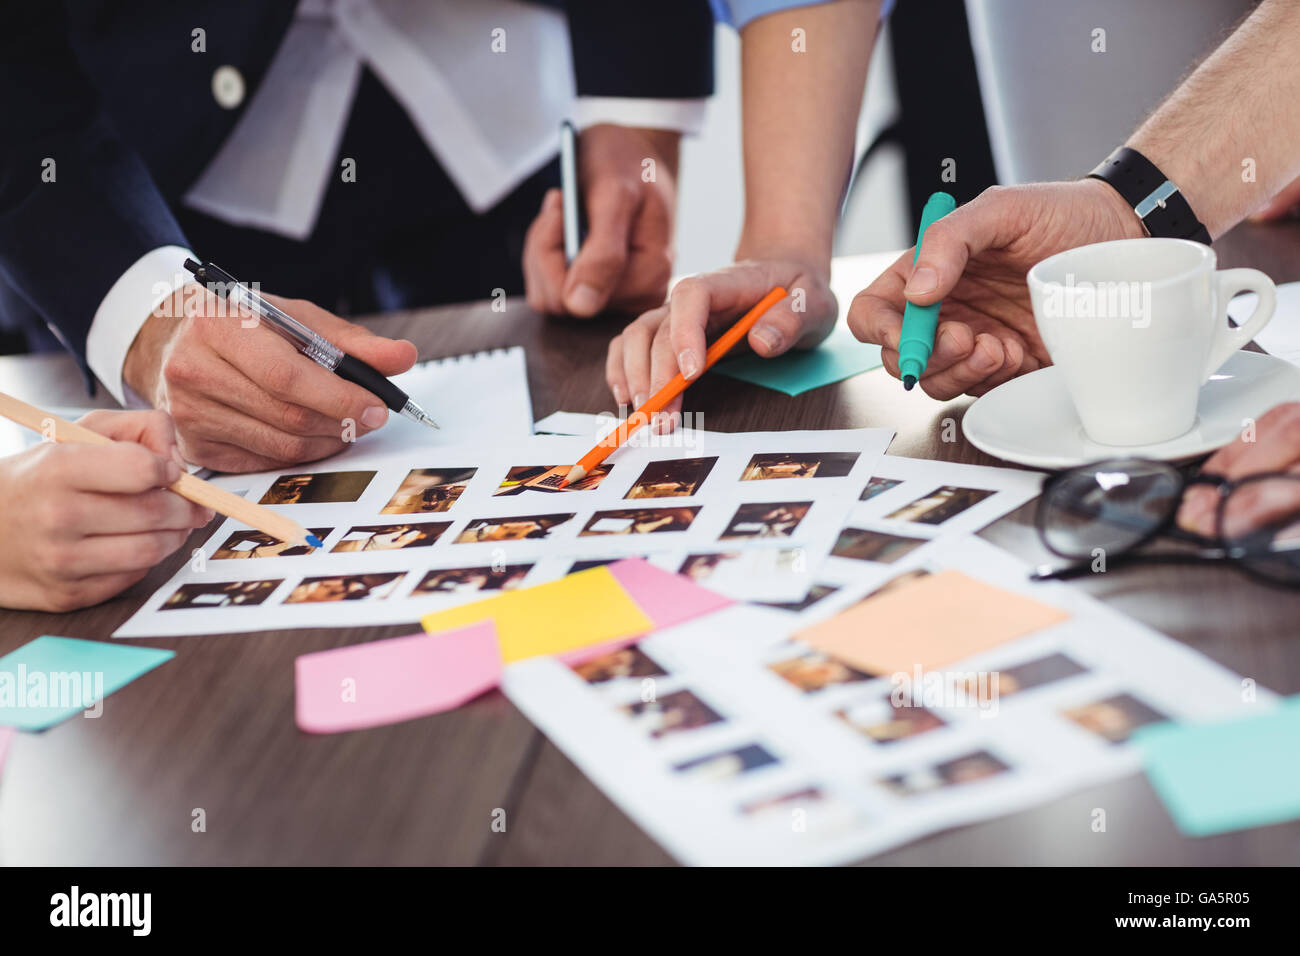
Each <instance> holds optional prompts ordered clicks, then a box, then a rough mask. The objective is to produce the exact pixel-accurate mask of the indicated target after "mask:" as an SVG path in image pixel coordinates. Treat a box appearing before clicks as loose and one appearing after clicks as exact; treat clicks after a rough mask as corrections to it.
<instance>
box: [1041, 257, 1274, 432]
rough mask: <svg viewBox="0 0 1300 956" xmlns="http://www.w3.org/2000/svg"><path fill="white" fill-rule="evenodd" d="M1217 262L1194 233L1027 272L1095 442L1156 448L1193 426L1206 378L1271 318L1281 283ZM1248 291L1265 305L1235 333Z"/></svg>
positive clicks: (1051, 261) (1048, 337)
mask: <svg viewBox="0 0 1300 956" xmlns="http://www.w3.org/2000/svg"><path fill="white" fill-rule="evenodd" d="M1216 262H1217V258H1216V256H1215V254H1214V250H1213V249H1211V248H1210V247H1209V246H1206V245H1203V244H1201V243H1199V242H1192V241H1191V240H1189V239H1121V240H1118V241H1115V242H1099V243H1096V244H1094V245H1090V246H1080V247H1079V248H1077V249H1070V250H1068V251H1066V252H1061V253H1058V254H1056V255H1054V256H1051V257H1050V258H1047V259H1044V260H1043V261H1042V262H1040V263H1038V264H1037V265H1036V266H1034V267H1033V268H1032V269H1030V270H1029V297H1030V300H1031V301H1032V302H1033V307H1034V318H1035V319H1036V320H1037V322H1038V331H1039V334H1040V335H1042V337H1043V343H1044V344H1045V345H1046V346H1047V351H1048V354H1049V355H1051V357H1052V361H1053V363H1055V364H1056V365H1057V367H1058V368H1059V369H1060V370H1061V374H1062V376H1063V377H1064V379H1065V388H1066V390H1067V391H1068V392H1069V394H1070V399H1071V400H1072V401H1073V402H1074V408H1075V411H1077V412H1078V413H1079V419H1080V420H1081V421H1082V422H1083V428H1084V431H1086V432H1087V433H1088V437H1089V438H1091V439H1092V440H1093V441H1095V442H1100V443H1101V444H1104V445H1146V444H1155V443H1158V442H1163V441H1169V440H1170V439H1173V438H1177V437H1178V436H1179V435H1183V434H1185V433H1186V432H1188V431H1190V430H1191V428H1192V427H1193V425H1195V423H1196V401H1197V398H1198V396H1199V393H1200V389H1201V386H1202V385H1204V384H1205V383H1206V382H1207V381H1209V378H1210V376H1211V375H1213V374H1214V373H1215V372H1216V371H1217V370H1218V369H1219V367H1220V366H1221V365H1223V363H1224V362H1226V361H1227V360H1228V358H1229V356H1231V355H1232V353H1233V352H1236V351H1237V350H1238V349H1240V348H1241V347H1242V346H1243V345H1245V344H1246V343H1247V342H1249V341H1250V340H1251V339H1252V338H1254V337H1255V335H1256V334H1257V333H1258V332H1259V330H1260V329H1262V328H1263V327H1264V326H1265V325H1267V324H1268V321H1269V319H1271V318H1272V317H1273V309H1274V306H1275V305H1276V300H1277V296H1276V289H1275V287H1274V285H1273V280H1272V279H1270V278H1269V277H1268V276H1266V275H1265V274H1264V273H1262V272H1260V271H1259V270H1258V269H1224V270H1222V271H1216V270H1215V268H1214V267H1215V264H1216ZM1238 292H1254V293H1257V294H1258V295H1259V303H1258V305H1256V306H1255V311H1254V312H1253V313H1252V314H1251V316H1250V319H1249V320H1248V321H1247V322H1245V323H1243V324H1242V325H1241V326H1240V327H1239V328H1235V329H1234V328H1231V327H1229V325H1228V321H1227V319H1228V313H1227V309H1228V301H1229V300H1230V299H1231V298H1232V297H1233V296H1234V295H1236V294H1237V293H1238Z"/></svg>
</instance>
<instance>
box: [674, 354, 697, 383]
mask: <svg viewBox="0 0 1300 956" xmlns="http://www.w3.org/2000/svg"><path fill="white" fill-rule="evenodd" d="M677 367H678V368H680V369H681V370H682V375H683V376H684V377H685V378H694V377H695V376H696V375H697V374H699V371H700V363H699V362H698V361H697V360H696V358H695V353H694V352H693V351H691V350H690V349H682V350H681V352H680V353H679V354H678V356H677Z"/></svg>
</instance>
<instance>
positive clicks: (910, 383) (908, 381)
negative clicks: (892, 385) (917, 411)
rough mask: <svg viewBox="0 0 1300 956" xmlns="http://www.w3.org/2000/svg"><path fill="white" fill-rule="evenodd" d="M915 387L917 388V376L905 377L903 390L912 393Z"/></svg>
mask: <svg viewBox="0 0 1300 956" xmlns="http://www.w3.org/2000/svg"><path fill="white" fill-rule="evenodd" d="M915 387H916V376H915V375H904V376H903V390H904V391H907V392H910V391H911V390H912V389H913V388H915Z"/></svg>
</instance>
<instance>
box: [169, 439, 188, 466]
mask: <svg viewBox="0 0 1300 956" xmlns="http://www.w3.org/2000/svg"><path fill="white" fill-rule="evenodd" d="M172 461H174V462H176V464H178V465H180V466H181V468H182V469H184V470H188V469H189V465H188V463H187V462H186V461H185V456H184V455H182V454H181V450H180V447H179V446H177V445H173V446H172Z"/></svg>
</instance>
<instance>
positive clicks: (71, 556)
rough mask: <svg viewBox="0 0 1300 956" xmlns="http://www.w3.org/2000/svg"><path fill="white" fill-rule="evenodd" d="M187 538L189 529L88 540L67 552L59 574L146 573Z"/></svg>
mask: <svg viewBox="0 0 1300 956" xmlns="http://www.w3.org/2000/svg"><path fill="white" fill-rule="evenodd" d="M171 497H173V498H175V497H176V495H171ZM188 536H189V529H185V530H181V531H143V532H138V533H136V534H108V535H96V536H93V537H87V538H84V539H82V541H80V542H79V543H78V545H77V547H76V548H72V549H69V551H68V554H67V555H66V560H65V563H64V565H63V567H62V569H61V571H62V573H63V574H66V575H67V576H69V577H72V578H93V577H99V576H102V575H108V576H111V577H118V576H121V575H124V574H125V575H132V574H134V573H138V572H141V571H148V570H149V569H151V568H153V567H155V566H156V565H158V564H159V563H161V562H162V561H164V560H165V559H166V558H167V557H169V556H170V555H172V554H174V553H175V552H176V549H177V548H179V547H180V546H181V545H183V544H184V543H185V539H186V538H187V537H188ZM111 593H113V592H109V594H111ZM104 596H105V597H107V596H108V595H107V594H106V595H104ZM101 600H102V598H101Z"/></svg>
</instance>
